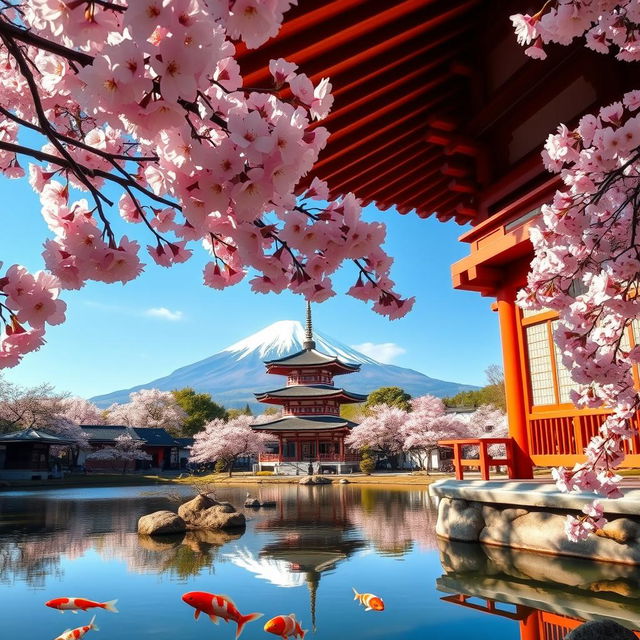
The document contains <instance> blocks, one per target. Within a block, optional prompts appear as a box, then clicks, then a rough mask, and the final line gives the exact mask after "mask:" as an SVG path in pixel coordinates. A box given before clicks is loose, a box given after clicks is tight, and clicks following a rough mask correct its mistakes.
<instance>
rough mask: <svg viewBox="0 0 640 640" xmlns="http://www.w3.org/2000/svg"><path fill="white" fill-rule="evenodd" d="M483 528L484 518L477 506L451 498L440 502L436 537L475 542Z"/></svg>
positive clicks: (473, 503)
mask: <svg viewBox="0 0 640 640" xmlns="http://www.w3.org/2000/svg"><path fill="white" fill-rule="evenodd" d="M483 528H484V518H483V517H482V507H481V506H480V505H479V504H477V503H475V502H467V501H466V500H456V499H452V498H442V499H441V500H440V504H439V505H438V522H437V525H436V534H437V535H439V536H441V537H443V538H447V539H449V540H460V541H462V542H476V541H477V540H478V538H479V536H480V531H482V529H483Z"/></svg>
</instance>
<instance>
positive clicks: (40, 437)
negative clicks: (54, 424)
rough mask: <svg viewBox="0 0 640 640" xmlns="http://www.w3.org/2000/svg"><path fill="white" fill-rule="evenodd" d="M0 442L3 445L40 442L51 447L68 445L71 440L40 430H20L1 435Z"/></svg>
mask: <svg viewBox="0 0 640 640" xmlns="http://www.w3.org/2000/svg"><path fill="white" fill-rule="evenodd" d="M0 442H2V443H3V444H8V443H16V442H40V443H43V444H51V445H64V444H69V443H70V442H71V440H67V439H66V438H61V437H60V436H57V435H54V434H53V433H48V432H47V431H43V430H42V429H22V430H20V431H13V432H11V433H3V434H2V435H0Z"/></svg>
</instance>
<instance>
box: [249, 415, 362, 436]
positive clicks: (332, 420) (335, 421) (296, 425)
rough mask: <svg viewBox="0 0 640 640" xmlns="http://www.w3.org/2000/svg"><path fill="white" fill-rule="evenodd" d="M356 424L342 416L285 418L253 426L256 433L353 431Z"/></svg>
mask: <svg viewBox="0 0 640 640" xmlns="http://www.w3.org/2000/svg"><path fill="white" fill-rule="evenodd" d="M355 426H356V423H355V422H351V420H345V419H344V418H341V417H340V416H329V415H327V416H285V417H283V418H278V419H277V420H273V421H271V422H263V423H261V424H253V425H251V428H252V429H253V430H254V431H269V432H278V431H331V430H335V429H352V428H353V427H355Z"/></svg>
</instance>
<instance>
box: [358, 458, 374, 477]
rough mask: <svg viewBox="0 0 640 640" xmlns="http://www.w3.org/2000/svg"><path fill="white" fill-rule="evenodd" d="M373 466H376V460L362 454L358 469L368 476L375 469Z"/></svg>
mask: <svg viewBox="0 0 640 640" xmlns="http://www.w3.org/2000/svg"><path fill="white" fill-rule="evenodd" d="M375 468H376V461H375V460H374V459H373V458H370V457H369V456H364V457H363V458H362V459H361V460H360V471H362V473H366V474H367V475H368V476H370V475H371V473H372V472H373V471H374V470H375Z"/></svg>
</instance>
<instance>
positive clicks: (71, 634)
mask: <svg viewBox="0 0 640 640" xmlns="http://www.w3.org/2000/svg"><path fill="white" fill-rule="evenodd" d="M95 621H96V617H95V616H93V618H91V622H90V623H89V624H85V625H84V627H78V628H77V629H67V630H66V631H63V632H62V633H61V634H60V635H59V636H58V637H57V638H56V639H55V640H77V639H78V638H82V636H83V635H84V634H85V633H87V631H100V629H98V627H97V625H96V622H95Z"/></svg>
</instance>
